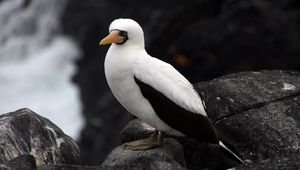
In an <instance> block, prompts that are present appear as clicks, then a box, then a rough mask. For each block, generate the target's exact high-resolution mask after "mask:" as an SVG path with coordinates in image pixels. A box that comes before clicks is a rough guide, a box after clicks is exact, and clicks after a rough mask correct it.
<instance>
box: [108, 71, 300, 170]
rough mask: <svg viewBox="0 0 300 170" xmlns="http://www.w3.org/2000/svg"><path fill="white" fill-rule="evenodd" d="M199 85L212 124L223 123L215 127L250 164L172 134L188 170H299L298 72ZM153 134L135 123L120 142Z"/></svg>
mask: <svg viewBox="0 0 300 170" xmlns="http://www.w3.org/2000/svg"><path fill="white" fill-rule="evenodd" d="M195 87H196V89H197V91H198V92H199V93H201V94H202V96H203V99H204V100H205V103H206V106H207V111H208V115H209V116H210V117H211V118H212V120H219V121H218V122H217V128H218V129H219V131H220V132H221V134H222V135H223V136H224V137H225V138H226V139H227V140H228V141H230V142H231V143H232V144H233V145H234V146H235V149H236V150H237V151H238V152H239V154H240V155H241V156H242V158H243V159H244V160H245V161H246V164H245V165H238V164H237V163H236V162H234V161H233V160H231V159H230V158H228V157H227V156H226V155H224V154H223V153H222V152H221V151H220V150H219V148H218V147H216V146H213V145H208V144H204V143H199V142H197V141H195V140H193V139H190V138H188V137H184V138H183V137H181V138H180V137H174V136H168V137H172V138H174V139H176V140H177V141H179V142H180V143H181V145H182V147H183V149H184V157H185V162H186V167H187V169H191V170H197V169H205V168H208V169H225V168H230V167H234V166H236V167H237V169H241V170H242V169H276V170H279V169H285V168H286V169H299V168H300V165H299V162H300V147H299V141H300V126H299V125H300V111H299V110H300V102H299V101H300V98H299V96H300V93H299V91H300V73H299V72H293V71H261V72H242V73H236V74H231V75H226V76H223V77H220V78H217V79H215V80H211V81H208V82H203V83H199V84H197V85H195ZM220 118H221V119H220ZM153 130H154V129H153V128H151V127H150V126H149V125H147V124H145V123H142V122H141V121H139V120H133V121H131V122H130V123H129V124H128V125H127V126H126V127H125V128H124V129H123V131H122V133H121V137H122V142H128V141H132V140H136V139H140V138H145V137H147V136H149V135H150V134H151V132H153ZM199 130H200V129H199ZM113 153H114V154H113V155H114V156H112V155H110V156H109V157H108V159H110V160H114V159H116V158H118V156H116V155H118V154H121V153H122V151H120V148H119V149H116V150H115V151H114V152H113ZM144 154H147V153H144ZM130 158H131V157H130V156H129V157H128V158H123V160H126V159H130Z"/></svg>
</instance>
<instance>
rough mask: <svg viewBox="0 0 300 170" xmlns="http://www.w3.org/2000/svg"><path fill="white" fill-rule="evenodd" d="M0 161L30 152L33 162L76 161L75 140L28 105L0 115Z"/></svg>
mask: <svg viewBox="0 0 300 170" xmlns="http://www.w3.org/2000/svg"><path fill="white" fill-rule="evenodd" d="M0 136H1V139H0V163H2V164H5V163H6V162H8V161H11V160H12V159H14V158H17V157H20V156H23V155H32V156H33V157H34V158H35V160H36V164H37V165H41V164H80V163H81V156H80V151H79V148H78V146H77V144H76V143H75V142H74V140H73V139H72V138H70V137H69V136H67V135H65V134H64V133H63V131H62V130H60V129H59V128H58V127H57V126H56V125H54V124H53V123H52V122H51V121H49V120H48V119H46V118H43V117H41V116H39V115H38V114H36V113H34V112H32V111H31V110H29V109H20V110H17V111H15V112H11V113H7V114H3V115H0Z"/></svg>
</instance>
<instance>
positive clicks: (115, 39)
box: [99, 30, 124, 45]
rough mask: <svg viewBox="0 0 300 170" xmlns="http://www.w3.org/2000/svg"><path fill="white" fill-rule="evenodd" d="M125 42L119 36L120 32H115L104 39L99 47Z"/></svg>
mask: <svg viewBox="0 0 300 170" xmlns="http://www.w3.org/2000/svg"><path fill="white" fill-rule="evenodd" d="M123 41H124V37H122V36H120V35H119V31H117V30H113V31H111V33H110V34H109V35H108V36H106V37H105V38H103V39H102V40H101V41H100V43H99V45H107V44H111V43H122V42H123Z"/></svg>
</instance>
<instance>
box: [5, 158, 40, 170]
mask: <svg viewBox="0 0 300 170" xmlns="http://www.w3.org/2000/svg"><path fill="white" fill-rule="evenodd" d="M0 169H1V170H11V169H16V170H17V169H20V170H21V169H22V170H36V169H37V167H36V162H35V158H34V157H33V156H32V155H21V156H19V157H17V158H14V159H12V160H10V161H8V162H6V163H5V164H0Z"/></svg>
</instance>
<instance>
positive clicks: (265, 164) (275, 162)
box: [236, 158, 300, 170]
mask: <svg viewBox="0 0 300 170" xmlns="http://www.w3.org/2000/svg"><path fill="white" fill-rule="evenodd" d="M299 167H300V161H299V159H297V158H296V159H281V158H279V159H272V160H265V161H262V162H258V163H256V164H247V165H241V166H238V167H236V170H297V169H299Z"/></svg>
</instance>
